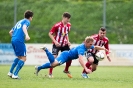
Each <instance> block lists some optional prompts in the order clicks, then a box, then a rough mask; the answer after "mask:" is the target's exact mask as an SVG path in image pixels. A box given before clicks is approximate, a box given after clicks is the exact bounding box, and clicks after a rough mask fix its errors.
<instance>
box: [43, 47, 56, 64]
mask: <svg viewBox="0 0 133 88" xmlns="http://www.w3.org/2000/svg"><path fill="white" fill-rule="evenodd" d="M45 52H46V54H47V57H48V59H49V61H50V63H51V64H52V63H53V62H54V61H55V58H54V56H53V55H52V53H51V52H49V51H48V49H45Z"/></svg>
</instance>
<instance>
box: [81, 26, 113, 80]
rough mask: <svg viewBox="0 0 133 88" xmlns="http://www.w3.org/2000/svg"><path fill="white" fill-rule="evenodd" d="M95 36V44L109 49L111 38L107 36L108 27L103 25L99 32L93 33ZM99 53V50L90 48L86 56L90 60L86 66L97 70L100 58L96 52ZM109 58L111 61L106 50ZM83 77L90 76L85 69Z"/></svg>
mask: <svg viewBox="0 0 133 88" xmlns="http://www.w3.org/2000/svg"><path fill="white" fill-rule="evenodd" d="M92 37H93V38H94V45H95V46H96V45H97V46H101V47H102V46H104V47H105V48H106V49H108V50H109V39H108V38H107V37H106V29H105V28H104V27H101V28H100V30H99V34H95V35H92ZM96 53H97V50H94V49H93V50H88V52H87V53H86V57H87V60H88V62H87V63H86V67H87V68H89V69H91V70H92V72H93V71H95V70H96V68H97V66H98V62H99V61H98V60H97V59H96V56H95V54H96ZM106 56H107V59H108V60H109V61H111V59H110V57H109V52H106ZM82 77H83V78H88V76H87V73H86V71H85V70H83V72H82Z"/></svg>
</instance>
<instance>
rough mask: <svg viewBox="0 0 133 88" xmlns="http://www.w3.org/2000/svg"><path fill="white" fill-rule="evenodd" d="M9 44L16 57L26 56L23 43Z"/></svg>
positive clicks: (14, 42) (13, 42)
mask: <svg viewBox="0 0 133 88" xmlns="http://www.w3.org/2000/svg"><path fill="white" fill-rule="evenodd" d="M11 43H12V47H13V49H14V52H15V55H16V56H26V46H25V44H24V43H23V42H20V41H12V42H11Z"/></svg>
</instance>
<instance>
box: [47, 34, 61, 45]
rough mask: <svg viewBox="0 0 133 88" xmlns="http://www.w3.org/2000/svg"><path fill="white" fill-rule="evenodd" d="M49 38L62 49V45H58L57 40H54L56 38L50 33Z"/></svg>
mask: <svg viewBox="0 0 133 88" xmlns="http://www.w3.org/2000/svg"><path fill="white" fill-rule="evenodd" d="M48 35H49V37H50V38H51V40H52V41H53V42H54V43H55V45H56V46H57V47H60V46H61V45H60V43H58V42H57V41H56V40H55V39H54V36H53V35H52V34H51V33H50V32H49V34H48Z"/></svg>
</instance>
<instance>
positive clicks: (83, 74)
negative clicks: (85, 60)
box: [81, 73, 90, 79]
mask: <svg viewBox="0 0 133 88" xmlns="http://www.w3.org/2000/svg"><path fill="white" fill-rule="evenodd" d="M81 76H82V77H83V78H85V79H86V78H90V77H88V75H87V74H86V73H82V74H81Z"/></svg>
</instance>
